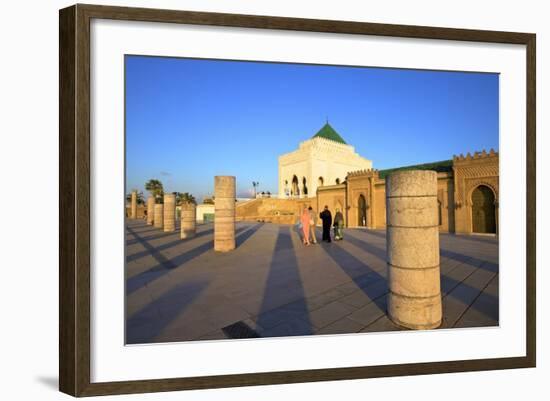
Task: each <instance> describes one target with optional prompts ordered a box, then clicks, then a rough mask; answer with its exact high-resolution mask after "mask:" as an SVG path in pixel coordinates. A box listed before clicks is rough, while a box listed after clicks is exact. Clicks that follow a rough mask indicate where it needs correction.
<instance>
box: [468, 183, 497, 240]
mask: <svg viewBox="0 0 550 401" xmlns="http://www.w3.org/2000/svg"><path fill="white" fill-rule="evenodd" d="M469 199H470V205H471V218H472V232H474V233H490V234H496V232H497V217H496V199H497V198H496V194H495V191H494V189H493V188H491V187H490V186H488V185H485V184H479V185H477V186H475V188H473V189H472V191H471V193H470V198H469Z"/></svg>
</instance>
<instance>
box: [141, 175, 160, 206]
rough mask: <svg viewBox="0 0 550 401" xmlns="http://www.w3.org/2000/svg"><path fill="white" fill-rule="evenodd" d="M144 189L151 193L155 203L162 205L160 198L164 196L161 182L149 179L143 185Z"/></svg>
mask: <svg viewBox="0 0 550 401" xmlns="http://www.w3.org/2000/svg"><path fill="white" fill-rule="evenodd" d="M145 189H146V190H147V191H149V192H150V193H151V195H152V196H153V198H155V203H162V197H163V196H164V188H163V186H162V182H160V181H159V180H157V179H154V178H151V179H150V180H149V181H147V182H146V183H145Z"/></svg>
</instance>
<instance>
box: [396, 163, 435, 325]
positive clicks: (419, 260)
mask: <svg viewBox="0 0 550 401" xmlns="http://www.w3.org/2000/svg"><path fill="white" fill-rule="evenodd" d="M386 213H387V226H386V227H387V228H386V230H387V236H386V238H387V260H388V286H389V290H390V292H389V293H388V299H387V301H388V315H389V318H390V319H391V320H392V321H393V322H394V323H396V324H398V325H401V326H404V327H407V328H410V329H433V328H436V327H439V326H440V325H441V316H442V306H441V284H440V271H439V227H438V214H437V173H436V172H435V171H420V170H413V171H402V172H396V173H393V174H390V175H389V176H388V177H386Z"/></svg>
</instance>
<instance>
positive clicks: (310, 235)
mask: <svg viewBox="0 0 550 401" xmlns="http://www.w3.org/2000/svg"><path fill="white" fill-rule="evenodd" d="M319 217H320V218H321V220H322V226H323V241H325V242H331V236H330V228H331V227H333V228H334V240H335V241H339V240H342V239H344V215H343V214H342V212H341V211H340V210H339V209H336V213H335V215H334V220H333V219H332V213H331V212H330V210H329V209H328V206H325V208H324V210H323V211H322V212H321V213H320V214H319ZM298 225H299V227H300V229H301V231H302V241H303V243H304V245H310V244H316V243H317V236H316V235H315V227H316V226H317V214H316V213H315V212H314V211H313V208H312V207H311V206H310V207H305V208H304V210H303V211H302V214H301V216H300V219H299V221H298Z"/></svg>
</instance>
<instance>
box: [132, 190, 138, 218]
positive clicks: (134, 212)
mask: <svg viewBox="0 0 550 401" xmlns="http://www.w3.org/2000/svg"><path fill="white" fill-rule="evenodd" d="M130 218H132V219H137V191H132V197H131V202H130Z"/></svg>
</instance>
